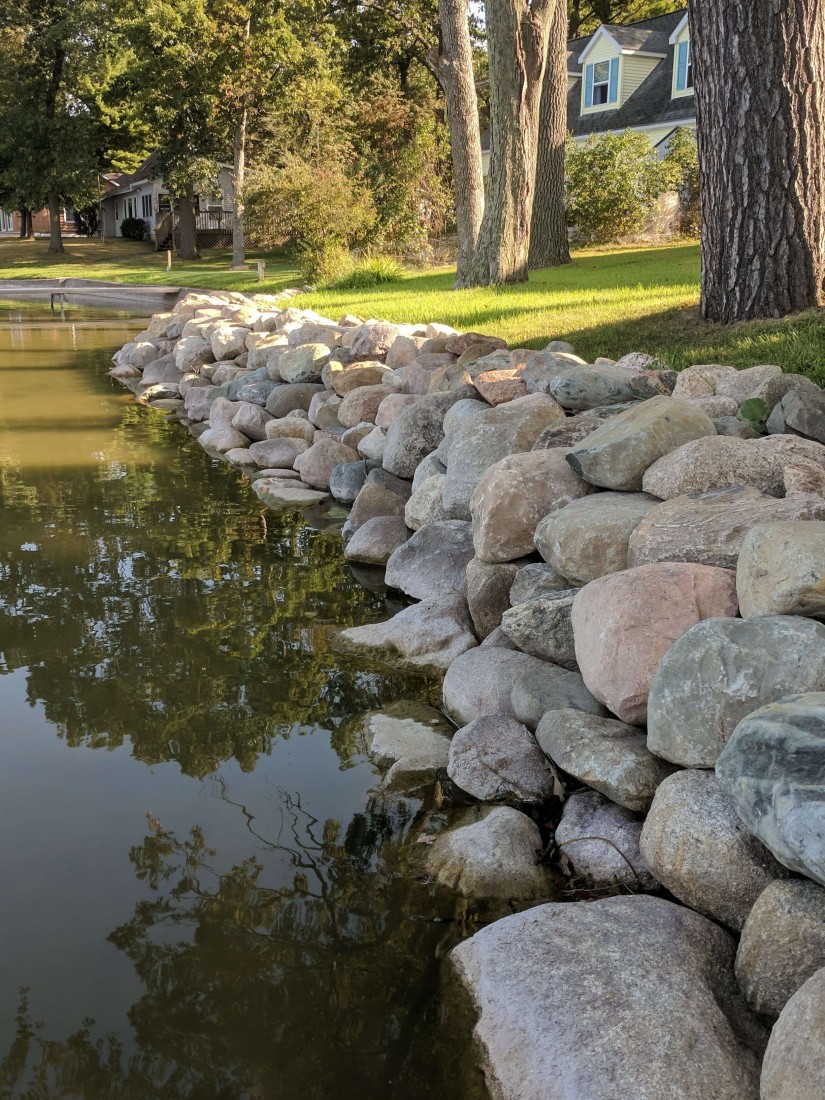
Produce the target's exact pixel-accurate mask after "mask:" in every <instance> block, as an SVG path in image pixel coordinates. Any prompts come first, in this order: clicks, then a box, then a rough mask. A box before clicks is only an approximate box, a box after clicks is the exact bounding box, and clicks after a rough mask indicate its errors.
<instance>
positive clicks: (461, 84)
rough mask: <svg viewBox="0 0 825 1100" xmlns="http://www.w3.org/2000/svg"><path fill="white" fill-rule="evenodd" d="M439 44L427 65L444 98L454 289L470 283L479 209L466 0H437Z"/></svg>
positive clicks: (478, 137) (477, 139)
mask: <svg viewBox="0 0 825 1100" xmlns="http://www.w3.org/2000/svg"><path fill="white" fill-rule="evenodd" d="M438 10H439V17H440V23H441V43H440V50H439V53H438V58H437V60H435V61H434V63H433V64H432V68H433V71H434V72H435V74H436V76H437V78H438V82H439V84H440V85H441V87H442V89H443V91H444V96H445V99H446V101H447V123H448V125H449V127H450V144H451V148H452V162H453V177H454V181H455V213H456V228H457V233H458V262H457V269H456V280H455V286H456V288H459V287H465V286H469V285H470V276H471V270H472V263H473V257H474V255H475V250H476V244H477V242H478V234H479V230H480V229H481V221H482V217H483V214H484V172H483V168H482V158H481V129H480V126H479V121H478V99H477V96H476V87H475V77H474V73H473V48H472V43H471V42H470V28H469V23H468V18H467V15H468V13H467V0H439V4H438Z"/></svg>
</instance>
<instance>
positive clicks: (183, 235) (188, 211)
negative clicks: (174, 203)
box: [178, 183, 200, 260]
mask: <svg viewBox="0 0 825 1100" xmlns="http://www.w3.org/2000/svg"><path fill="white" fill-rule="evenodd" d="M178 259H181V260H199V259H200V254H199V253H198V233H197V228H196V226H195V188H194V186H193V185H192V184H191V183H190V184H189V185H188V187H187V188H186V192H185V194H183V195H181V196H180V198H179V199H178Z"/></svg>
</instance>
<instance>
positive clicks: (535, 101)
mask: <svg viewBox="0 0 825 1100" xmlns="http://www.w3.org/2000/svg"><path fill="white" fill-rule="evenodd" d="M556 4H557V0H533V3H532V4H531V3H528V2H527V0H487V4H486V6H485V11H486V16H487V47H488V53H489V65H490V173H489V177H488V183H487V201H486V204H485V208H484V219H483V221H482V223H481V232H480V234H479V239H478V247H477V249H476V255H475V259H474V261H473V270H472V278H471V281H472V284H473V285H474V286H490V285H494V284H498V283H519V282H524V281H525V280H526V278H527V260H528V254H529V249H530V223H531V221H532V216H533V199H534V194H535V191H534V188H535V179H536V157H537V151H538V130H539V105H540V102H541V88H542V81H543V79H544V67H545V62H546V59H547V42H548V36H549V33H550V25H551V23H552V20H553V16H554V14H555V9H556Z"/></svg>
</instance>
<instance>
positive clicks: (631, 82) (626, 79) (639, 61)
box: [619, 55, 661, 103]
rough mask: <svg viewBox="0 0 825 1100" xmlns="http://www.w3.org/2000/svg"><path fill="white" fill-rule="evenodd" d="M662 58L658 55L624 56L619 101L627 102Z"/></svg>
mask: <svg viewBox="0 0 825 1100" xmlns="http://www.w3.org/2000/svg"><path fill="white" fill-rule="evenodd" d="M660 61H661V59H660V58H658V57H633V56H628V55H625V56H624V57H623V58H622V69H621V83H620V85H619V87H620V89H621V91H620V94H619V102H620V103H626V102H627V101H628V99H630V97H631V96H632V95H633V93H634V92H635V91H636V89H637V88H638V87H640V86H641V85H642V83H643V82H644V81H645V80H647V78H648V77H649V76H650V74H651V73H652V72H653V70H654V69H655V68H656V66H657V65H658V64H660Z"/></svg>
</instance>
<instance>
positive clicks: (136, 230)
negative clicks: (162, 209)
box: [120, 218, 149, 241]
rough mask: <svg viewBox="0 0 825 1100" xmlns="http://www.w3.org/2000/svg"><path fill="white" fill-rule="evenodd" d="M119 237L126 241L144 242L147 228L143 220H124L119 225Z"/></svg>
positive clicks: (147, 233)
mask: <svg viewBox="0 0 825 1100" xmlns="http://www.w3.org/2000/svg"><path fill="white" fill-rule="evenodd" d="M120 235H121V237H125V238H126V240H127V241H145V240H146V238H147V237H148V236H149V227H148V225H147V224H146V222H145V221H144V220H143V218H124V219H123V221H122V222H121V223H120Z"/></svg>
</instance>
